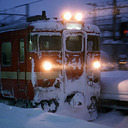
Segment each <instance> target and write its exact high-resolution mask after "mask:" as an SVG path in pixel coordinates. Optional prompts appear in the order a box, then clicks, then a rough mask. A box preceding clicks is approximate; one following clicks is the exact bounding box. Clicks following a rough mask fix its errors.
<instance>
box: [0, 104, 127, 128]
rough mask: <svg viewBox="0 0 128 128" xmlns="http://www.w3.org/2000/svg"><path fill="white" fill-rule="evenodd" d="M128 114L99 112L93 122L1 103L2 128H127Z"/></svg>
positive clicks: (0, 123)
mask: <svg viewBox="0 0 128 128" xmlns="http://www.w3.org/2000/svg"><path fill="white" fill-rule="evenodd" d="M127 126H128V115H123V114H121V113H120V112H118V111H111V112H109V113H104V114H103V113H102V114H99V117H98V118H97V119H96V120H95V121H93V122H87V121H85V120H80V119H78V118H72V117H69V116H64V115H60V114H55V113H48V112H44V111H42V109H41V108H31V109H30V108H29V109H24V108H18V107H15V106H9V105H5V104H3V103H0V128H60V127H61V128H72V127H73V128H107V127H115V128H121V127H122V128H127Z"/></svg>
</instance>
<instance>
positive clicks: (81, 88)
mask: <svg viewBox="0 0 128 128" xmlns="http://www.w3.org/2000/svg"><path fill="white" fill-rule="evenodd" d="M62 17H63V20H62V21H58V20H56V21H53V20H52V21H51V20H45V21H38V22H35V23H33V24H32V26H33V27H34V29H33V30H32V32H31V33H30V35H29V37H28V49H29V64H28V68H29V69H30V72H31V73H30V74H31V82H30V83H31V84H32V86H33V92H34V94H33V95H34V99H33V101H34V104H35V105H38V104H41V106H42V108H43V109H44V110H48V111H51V112H55V111H56V110H57V109H58V107H60V108H63V107H64V106H65V105H66V106H67V104H68V105H69V108H71V109H70V110H72V111H74V110H76V111H78V112H79V110H80V109H83V110H84V111H83V113H85V115H86V114H87V113H88V114H89V112H90V111H95V108H94V107H95V106H94V105H95V104H94V105H93V104H92V102H93V101H91V97H92V96H93V94H94V95H95V93H92V95H90V93H89V92H88V91H89V90H88V84H87V79H88V78H87V73H86V71H87V36H88V35H87V32H86V31H85V30H84V24H83V22H82V21H81V18H82V15H81V14H80V13H77V14H75V15H73V16H71V14H70V13H66V14H65V15H63V16H62ZM91 91H94V90H93V89H92V90H91ZM30 93H31V92H30ZM66 106H65V107H66ZM90 106H91V107H90ZM89 107H90V108H91V109H90V108H89ZM89 109H90V111H89Z"/></svg>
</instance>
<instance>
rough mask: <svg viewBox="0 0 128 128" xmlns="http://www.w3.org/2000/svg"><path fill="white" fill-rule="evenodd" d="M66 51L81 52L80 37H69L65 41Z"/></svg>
mask: <svg viewBox="0 0 128 128" xmlns="http://www.w3.org/2000/svg"><path fill="white" fill-rule="evenodd" d="M66 49H67V50H68V51H82V36H81V35H76V36H69V37H68V38H67V39H66Z"/></svg>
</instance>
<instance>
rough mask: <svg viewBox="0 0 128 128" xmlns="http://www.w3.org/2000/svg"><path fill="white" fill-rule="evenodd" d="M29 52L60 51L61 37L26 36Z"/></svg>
mask: <svg viewBox="0 0 128 128" xmlns="http://www.w3.org/2000/svg"><path fill="white" fill-rule="evenodd" d="M28 46H29V51H34V52H36V51H59V50H61V36H58V35H52V36H47V35H46V36H43V35H40V36H39V35H38V34H35V35H29V36H28Z"/></svg>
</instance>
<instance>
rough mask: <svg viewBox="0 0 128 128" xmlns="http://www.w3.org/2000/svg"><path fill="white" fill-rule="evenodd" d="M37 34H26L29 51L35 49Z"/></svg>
mask: <svg viewBox="0 0 128 128" xmlns="http://www.w3.org/2000/svg"><path fill="white" fill-rule="evenodd" d="M37 39H38V35H28V49H29V51H37V47H38V46H37Z"/></svg>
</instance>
